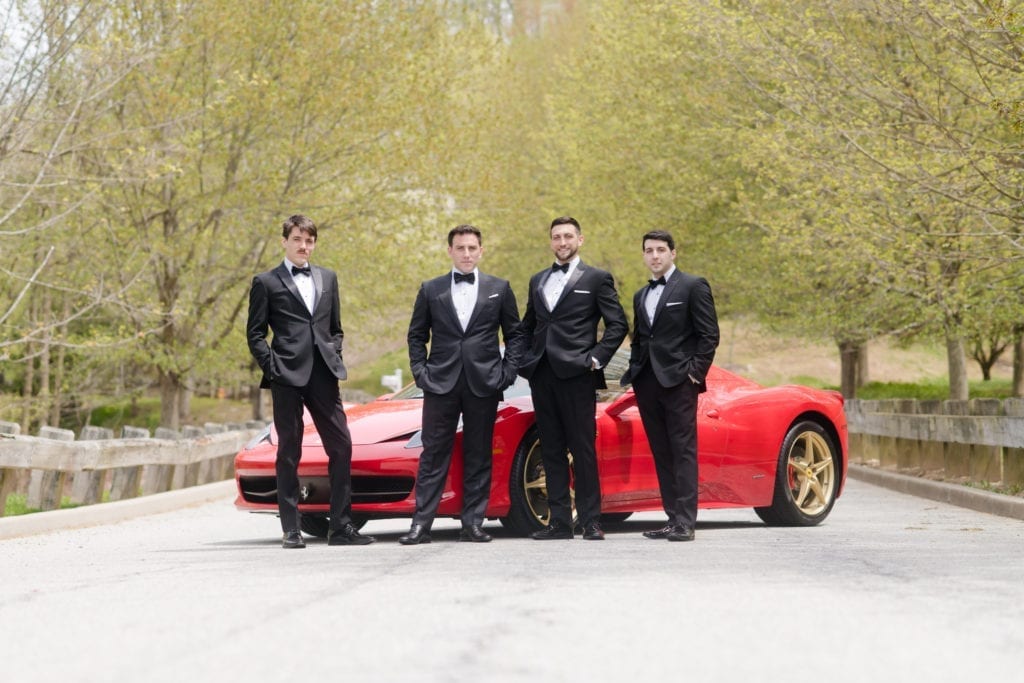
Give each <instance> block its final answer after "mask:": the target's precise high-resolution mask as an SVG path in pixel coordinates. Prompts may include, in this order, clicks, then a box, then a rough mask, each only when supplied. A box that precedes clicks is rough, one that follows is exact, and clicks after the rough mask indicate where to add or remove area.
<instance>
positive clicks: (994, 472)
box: [967, 398, 1003, 482]
mask: <svg viewBox="0 0 1024 683" xmlns="http://www.w3.org/2000/svg"><path fill="white" fill-rule="evenodd" d="M1002 413H1003V402H1002V401H1000V400H999V399H997V398H974V399H971V400H970V401H968V414H970V415H988V416H993V417H997V416H999V415H1002ZM967 462H968V465H969V468H968V471H967V476H968V477H970V480H971V481H976V482H993V481H1003V448H1002V446H985V445H981V444H975V443H972V444H971V450H970V456H969V458H968V460H967Z"/></svg>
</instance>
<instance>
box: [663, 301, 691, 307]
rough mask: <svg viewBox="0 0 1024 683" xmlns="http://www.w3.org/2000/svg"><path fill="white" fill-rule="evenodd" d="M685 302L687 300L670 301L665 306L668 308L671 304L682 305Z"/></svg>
mask: <svg viewBox="0 0 1024 683" xmlns="http://www.w3.org/2000/svg"><path fill="white" fill-rule="evenodd" d="M685 303H686V302H685V301H669V302H668V303H667V304H665V307H666V308H667V307H669V306H682V305H683V304H685Z"/></svg>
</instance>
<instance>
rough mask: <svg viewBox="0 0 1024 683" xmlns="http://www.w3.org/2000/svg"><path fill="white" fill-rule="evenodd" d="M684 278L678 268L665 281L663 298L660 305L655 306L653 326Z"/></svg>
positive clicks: (659, 300)
mask: <svg viewBox="0 0 1024 683" xmlns="http://www.w3.org/2000/svg"><path fill="white" fill-rule="evenodd" d="M682 279H683V276H682V275H681V274H680V273H679V269H678V268H676V269H675V270H674V271H672V277H670V278H669V279H668V282H666V283H665V291H664V292H662V293H661V298H660V299H658V305H657V306H655V307H654V319H653V320H652V321H651V327H652V328H653V327H654V325H655V323H657V322H658V317H659V316H660V315H661V312H662V311H664V310H665V304H667V303H668V302H669V300H670V298H671V296H672V294H673V293H674V292H675V291H676V288H677V287H678V286H679V283H680V282H681V281H682Z"/></svg>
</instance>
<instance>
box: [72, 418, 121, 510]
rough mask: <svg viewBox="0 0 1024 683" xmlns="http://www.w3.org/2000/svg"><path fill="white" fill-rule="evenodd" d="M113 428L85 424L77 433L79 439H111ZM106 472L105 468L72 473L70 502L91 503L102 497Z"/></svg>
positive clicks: (98, 500)
mask: <svg viewBox="0 0 1024 683" xmlns="http://www.w3.org/2000/svg"><path fill="white" fill-rule="evenodd" d="M113 438H114V430H113V429H109V428H107V427H97V426H95V425H86V426H84V427H82V431H81V433H79V435H78V439H79V441H99V440H101V439H113ZM106 478H107V473H106V471H105V470H83V471H82V472H77V473H75V475H74V481H73V483H72V485H71V502H73V503H81V504H83V505H92V504H94V503H98V502H100V501H101V500H102V499H103V489H104V486H105V484H106Z"/></svg>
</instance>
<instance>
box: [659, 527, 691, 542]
mask: <svg viewBox="0 0 1024 683" xmlns="http://www.w3.org/2000/svg"><path fill="white" fill-rule="evenodd" d="M665 538H667V539H668V540H670V541H692V540H693V529H691V528H690V527H688V526H677V527H676V528H675V529H673V530H672V531H670V532H668V534H667V535H666V536H665Z"/></svg>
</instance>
